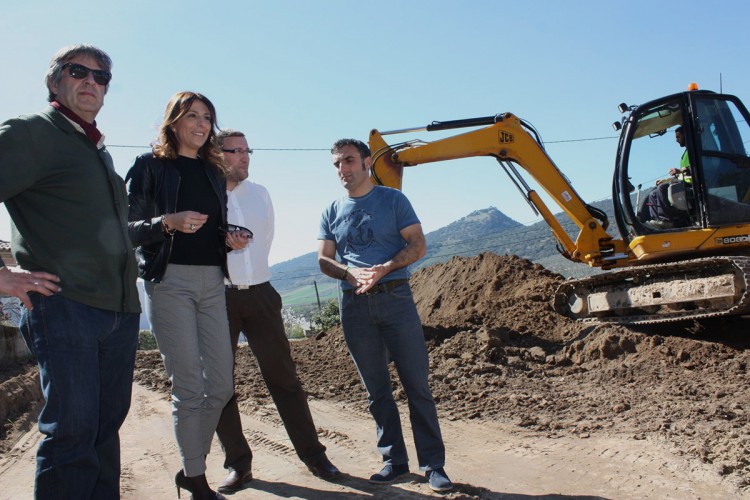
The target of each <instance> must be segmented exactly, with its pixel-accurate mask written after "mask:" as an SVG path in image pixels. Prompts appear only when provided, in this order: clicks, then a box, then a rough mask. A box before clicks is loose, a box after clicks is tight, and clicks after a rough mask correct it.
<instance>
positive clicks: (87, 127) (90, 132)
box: [50, 101, 102, 146]
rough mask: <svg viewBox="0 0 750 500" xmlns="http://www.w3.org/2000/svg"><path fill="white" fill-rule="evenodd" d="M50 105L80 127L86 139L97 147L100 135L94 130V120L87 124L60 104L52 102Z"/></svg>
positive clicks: (97, 130)
mask: <svg viewBox="0 0 750 500" xmlns="http://www.w3.org/2000/svg"><path fill="white" fill-rule="evenodd" d="M50 105H51V106H52V107H53V108H55V109H56V110H58V111H59V112H60V113H62V114H64V115H65V116H67V117H68V118H70V119H71V120H72V121H73V122H75V123H77V124H78V125H80V126H81V128H82V129H83V131H84V132H85V133H86V137H88V138H89V140H91V142H93V143H94V145H95V146H98V145H99V141H100V140H101V138H102V133H101V132H99V129H98V128H96V120H94V123H89V122H87V121H86V120H84V119H83V118H81V117H80V116H78V115H77V114H75V112H73V111H72V110H71V109H69V108H66V107H65V106H64V105H62V104H60V103H59V102H57V101H52V102H51V103H50Z"/></svg>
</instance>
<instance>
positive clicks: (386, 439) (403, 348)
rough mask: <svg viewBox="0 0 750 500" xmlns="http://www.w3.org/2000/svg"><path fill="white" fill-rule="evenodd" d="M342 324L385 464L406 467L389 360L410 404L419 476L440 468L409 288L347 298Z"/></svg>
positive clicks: (442, 459) (434, 414) (442, 448)
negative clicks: (363, 385)
mask: <svg viewBox="0 0 750 500" xmlns="http://www.w3.org/2000/svg"><path fill="white" fill-rule="evenodd" d="M341 324H342V326H343V328H344V339H345V340H346V344H347V346H348V347H349V353H350V354H351V356H352V359H353V360H354V364H355V365H356V366H357V371H358V372H359V376H360V377H361V378H362V382H363V383H364V384H365V389H367V401H368V403H369V408H370V413H371V414H372V416H373V417H374V418H375V424H376V426H377V436H378V451H380V453H381V454H382V455H383V462H384V463H385V464H391V465H403V464H407V463H408V461H409V458H408V456H407V454H406V445H405V444H404V436H403V431H402V429H401V420H400V417H399V412H398V408H397V406H396V401H395V400H394V399H393V391H392V389H391V377H390V374H389V373H388V362H389V360H393V362H394V363H395V365H396V370H397V372H398V376H399V379H400V380H401V385H402V386H403V387H404V392H406V397H407V399H408V400H409V420H410V421H411V426H412V433H413V434H414V444H415V446H416V449H417V459H418V460H419V467H420V469H422V470H430V469H437V468H440V467H443V466H444V465H445V446H444V445H443V438H442V435H441V433H440V424H439V423H438V418H437V411H436V409H435V401H434V400H433V399H432V392H431V391H430V387H429V384H428V382H427V374H428V367H429V365H428V359H427V348H426V346H425V342H424V333H423V332H422V323H421V321H420V319H419V315H418V314H417V308H416V306H415V305H414V298H413V297H412V293H411V289H410V288H409V285H408V284H403V285H401V286H398V287H396V288H394V289H393V290H392V291H391V292H383V293H379V294H376V295H354V294H352V293H345V294H344V297H343V300H342V303H341Z"/></svg>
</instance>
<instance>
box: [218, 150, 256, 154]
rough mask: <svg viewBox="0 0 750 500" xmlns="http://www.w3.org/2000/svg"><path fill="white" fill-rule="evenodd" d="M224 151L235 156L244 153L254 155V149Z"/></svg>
mask: <svg viewBox="0 0 750 500" xmlns="http://www.w3.org/2000/svg"><path fill="white" fill-rule="evenodd" d="M222 151H224V152H225V153H232V154H235V155H239V154H242V153H247V154H249V155H251V154H253V150H252V149H242V148H234V149H222Z"/></svg>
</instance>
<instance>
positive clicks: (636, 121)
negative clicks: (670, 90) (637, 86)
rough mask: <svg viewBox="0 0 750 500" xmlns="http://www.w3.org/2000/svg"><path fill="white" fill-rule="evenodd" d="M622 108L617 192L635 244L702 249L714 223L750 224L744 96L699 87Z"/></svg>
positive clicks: (665, 250)
mask: <svg viewBox="0 0 750 500" xmlns="http://www.w3.org/2000/svg"><path fill="white" fill-rule="evenodd" d="M620 110H621V111H622V112H627V115H626V116H625V117H624V118H623V119H622V121H621V122H620V123H621V128H622V133H621V136H620V143H619V146H618V151H617V160H616V166H615V168H616V171H615V176H614V184H613V195H614V196H613V199H614V200H618V201H619V203H615V213H616V218H617V223H618V227H619V230H620V233H621V236H622V237H623V238H624V239H625V241H626V242H630V243H631V247H633V243H634V242H635V245H636V246H638V245H640V252H641V253H644V255H646V254H650V255H654V256H656V255H660V254H663V255H667V254H669V255H671V256H674V253H675V252H677V253H685V254H688V253H690V252H696V253H697V252H699V251H702V250H707V248H706V246H705V245H702V244H701V242H702V241H703V240H704V239H705V237H706V236H707V231H706V230H712V229H718V228H725V227H727V226H742V225H748V224H750V156H749V155H748V147H749V146H748V144H750V125H749V122H748V119H749V118H750V116H749V115H748V111H747V109H746V108H745V106H744V105H743V104H742V102H741V101H740V100H739V99H738V98H736V97H734V96H731V95H724V94H716V93H714V92H709V91H699V90H693V91H688V92H682V93H679V94H674V95H671V96H667V97H663V98H661V99H657V100H654V101H651V102H648V103H646V104H643V105H640V106H631V107H628V106H626V105H620ZM616 128H617V127H616ZM686 165H688V167H687V168H685V166H686ZM670 170H671V171H672V172H675V171H680V173H679V174H675V175H670ZM659 191H661V192H659ZM659 204H661V205H659ZM662 205H663V206H662ZM657 214H658V215H659V218H657V217H656V215H657ZM657 219H658V220H657ZM748 229H750V228H748ZM691 234H692V235H691ZM745 234H747V232H745ZM654 235H657V236H658V237H655V238H649V236H654ZM667 237H668V238H669V239H668V240H667V239H666V238H667ZM641 240H646V241H648V240H651V241H654V242H657V243H658V245H660V246H661V248H659V247H658V246H657V245H649V244H647V243H643V244H640V243H639V241H641ZM665 242H668V245H666V244H665ZM718 250H721V249H720V248H717V252H716V253H721V252H720V251H718ZM637 253H638V252H637Z"/></svg>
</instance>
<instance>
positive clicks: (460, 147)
mask: <svg viewBox="0 0 750 500" xmlns="http://www.w3.org/2000/svg"><path fill="white" fill-rule="evenodd" d="M619 110H620V113H621V114H622V115H623V116H622V118H621V119H620V120H618V121H617V122H615V129H616V130H619V131H620V139H619V145H618V149H617V159H616V163H615V171H614V179H613V184H612V200H613V204H614V214H615V221H616V226H617V229H618V230H619V234H610V233H609V232H607V230H608V228H609V221H608V217H607V215H606V213H605V212H604V211H602V210H600V209H597V208H595V207H593V206H591V205H589V204H587V203H586V202H585V201H584V200H583V199H581V197H580V196H579V195H578V193H576V191H575V190H574V189H573V186H571V184H570V182H569V181H568V179H567V178H566V176H565V175H564V174H563V173H562V172H561V171H560V170H559V169H558V167H557V166H556V165H555V163H554V162H553V161H552V159H550V157H549V156H548V155H547V153H546V151H545V149H544V145H543V143H542V141H541V139H540V137H539V134H538V133H537V132H536V131H535V130H534V128H533V127H532V126H531V125H530V124H528V123H527V122H525V121H524V120H522V119H520V118H519V117H517V116H515V115H513V114H512V113H502V114H497V115H493V116H486V117H481V118H470V119H463V120H452V121H443V122H432V123H431V124H429V125H427V126H426V127H416V128H409V129H400V130H392V131H386V132H380V131H378V130H372V132H371V133H370V139H369V145H370V149H371V151H372V160H373V163H372V169H371V180H372V182H373V183H374V184H379V185H384V186H389V187H393V188H396V189H401V185H402V182H401V181H402V178H403V171H404V170H403V169H404V167H411V166H415V165H420V164H424V163H431V162H439V161H447V160H455V159H459V158H468V157H475V156H489V157H492V158H495V159H496V160H497V161H498V163H499V164H500V166H501V167H502V169H503V170H504V171H505V172H506V174H508V176H509V177H510V179H511V181H512V182H513V183H514V184H515V185H516V187H517V188H518V189H519V190H520V191H521V193H522V195H523V196H524V198H525V199H526V200H527V202H528V203H529V204H530V206H531V207H532V210H534V211H535V212H536V213H537V214H541V216H542V217H543V218H544V220H545V221H546V222H547V224H548V225H549V226H550V228H551V230H552V233H553V234H554V236H555V238H556V240H557V242H558V250H559V251H560V252H561V253H562V255H564V256H565V257H567V258H568V259H570V260H572V261H575V262H581V263H585V264H588V265H589V266H591V267H596V268H600V269H602V270H604V271H607V272H601V273H598V274H595V275H593V276H590V277H587V278H582V279H576V280H568V281H566V282H564V283H563V284H562V285H561V286H560V287H559V288H558V290H557V292H556V294H555V297H554V300H553V307H554V309H555V310H556V311H557V312H559V313H560V314H563V315H565V316H568V317H571V318H575V319H579V320H583V321H592V322H612V323H623V324H647V323H661V322H669V321H681V320H688V319H698V318H707V317H714V316H724V315H741V314H750V292H749V291H748V281H750V275H749V272H750V156H748V149H747V148H748V146H747V145H748V143H749V142H750V126H749V125H748V124H749V123H750V115H749V114H748V111H747V109H746V108H745V106H744V105H743V103H742V102H741V101H740V100H739V99H738V98H737V97H735V96H732V95H726V94H718V93H714V92H710V91H704V90H698V89H697V87H696V86H695V85H694V84H691V87H689V90H688V91H686V92H680V93H677V94H673V95H669V96H666V97H662V98H660V99H656V100H653V101H650V102H647V103H645V104H642V105H638V106H628V105H626V104H620V106H619ZM458 128H470V129H471V130H469V131H467V132H464V133H462V134H459V135H455V136H450V137H446V138H441V139H437V140H434V141H432V142H426V141H422V140H419V139H412V140H407V141H403V142H399V143H394V144H388V143H386V142H385V139H384V138H383V137H384V136H388V135H393V134H413V133H416V132H423V131H428V132H431V131H445V130H451V129H458ZM670 132H672V134H670ZM680 135H681V137H680ZM675 138H677V139H675ZM675 142H677V143H678V145H675ZM679 147H684V150H680V149H678V148H679ZM680 154H682V155H683V156H682V158H680ZM674 165H679V168H675V169H670V168H669V166H674ZM517 167H520V169H519V168H517ZM521 170H523V171H525V172H526V173H527V174H528V175H530V176H531V177H532V178H533V179H534V180H535V181H536V183H537V184H538V185H539V186H540V187H541V188H542V189H543V190H544V191H545V192H546V193H547V195H548V196H549V197H550V198H551V199H552V200H554V202H555V203H556V204H557V205H558V206H559V207H560V208H561V209H562V211H563V212H564V214H565V216H567V217H568V218H569V219H570V220H571V221H572V222H573V223H574V224H575V225H576V226H577V228H578V234H573V235H572V236H571V235H569V234H568V233H567V232H566V231H565V229H564V228H563V225H562V224H561V223H560V221H558V219H557V218H555V216H554V214H553V213H552V211H551V210H550V209H549V208H548V207H547V206H546V204H545V203H544V201H543V200H542V198H541V196H540V195H539V193H537V192H536V191H534V190H533V189H531V188H530V186H529V184H528V183H527V182H526V181H525V180H524V178H523V176H522V175H521V174H522V172H521ZM670 170H671V171H672V173H674V176H673V177H667V178H666V179H660V177H664V176H667V175H668V172H670ZM677 172H679V173H677Z"/></svg>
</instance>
